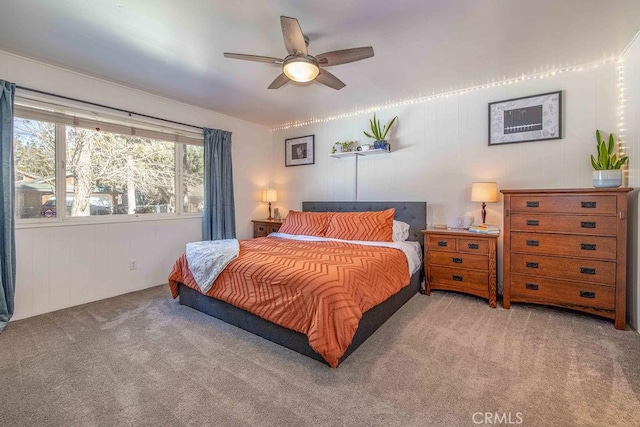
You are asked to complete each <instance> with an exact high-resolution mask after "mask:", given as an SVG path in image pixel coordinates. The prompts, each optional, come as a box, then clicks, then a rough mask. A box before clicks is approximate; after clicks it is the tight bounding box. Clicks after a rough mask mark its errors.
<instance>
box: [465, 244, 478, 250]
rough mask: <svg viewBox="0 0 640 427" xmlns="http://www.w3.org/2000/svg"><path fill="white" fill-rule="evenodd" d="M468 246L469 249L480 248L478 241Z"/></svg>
mask: <svg viewBox="0 0 640 427" xmlns="http://www.w3.org/2000/svg"><path fill="white" fill-rule="evenodd" d="M467 247H468V248H469V249H480V245H478V244H477V243H469V244H468V245H467Z"/></svg>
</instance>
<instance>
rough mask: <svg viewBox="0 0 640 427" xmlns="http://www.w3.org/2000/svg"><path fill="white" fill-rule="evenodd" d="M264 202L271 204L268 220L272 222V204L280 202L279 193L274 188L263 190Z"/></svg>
mask: <svg viewBox="0 0 640 427" xmlns="http://www.w3.org/2000/svg"><path fill="white" fill-rule="evenodd" d="M262 201H263V202H267V203H269V217H268V218H267V219H269V220H272V219H273V217H272V216H271V203H272V202H277V201H278V192H277V191H276V190H274V189H273V188H265V189H264V190H262Z"/></svg>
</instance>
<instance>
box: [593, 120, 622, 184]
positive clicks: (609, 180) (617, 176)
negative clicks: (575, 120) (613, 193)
mask: <svg viewBox="0 0 640 427" xmlns="http://www.w3.org/2000/svg"><path fill="white" fill-rule="evenodd" d="M596 150H597V157H594V155H593V154H592V155H591V166H593V169H594V171H593V186H594V187H596V188H615V187H620V186H621V185H622V170H621V168H622V166H623V165H624V164H625V163H626V162H627V160H629V158H628V157H627V156H623V157H621V158H618V155H617V153H615V152H614V151H617V150H616V149H615V140H614V138H613V134H609V143H608V144H607V142H606V141H605V140H604V138H602V136H601V135H600V131H599V130H596Z"/></svg>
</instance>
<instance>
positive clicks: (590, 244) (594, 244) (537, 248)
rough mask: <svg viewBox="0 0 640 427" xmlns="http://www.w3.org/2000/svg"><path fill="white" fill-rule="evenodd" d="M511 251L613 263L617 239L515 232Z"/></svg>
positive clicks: (512, 235)
mask: <svg viewBox="0 0 640 427" xmlns="http://www.w3.org/2000/svg"><path fill="white" fill-rule="evenodd" d="M511 251H513V252H526V253H534V254H548V255H559V256H569V257H576V258H595V259H605V260H612V261H613V260H615V259H616V238H615V237H601V236H572V235H568V234H544V233H521V232H513V233H511Z"/></svg>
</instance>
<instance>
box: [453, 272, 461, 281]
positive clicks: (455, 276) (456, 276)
mask: <svg viewBox="0 0 640 427" xmlns="http://www.w3.org/2000/svg"><path fill="white" fill-rule="evenodd" d="M453 280H455V281H456V282H462V276H458V275H457V274H454V275H453Z"/></svg>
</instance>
